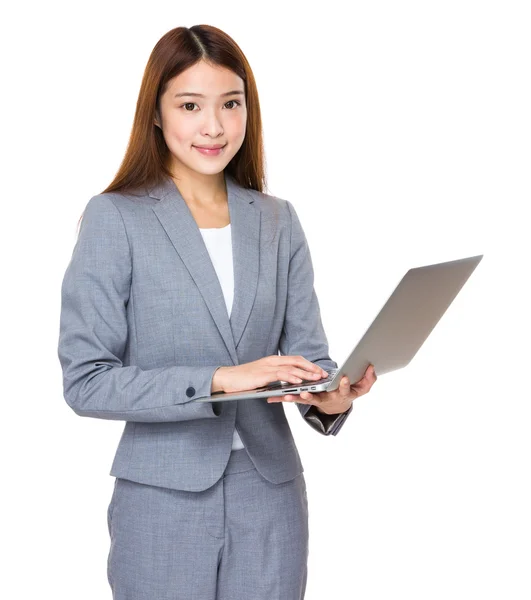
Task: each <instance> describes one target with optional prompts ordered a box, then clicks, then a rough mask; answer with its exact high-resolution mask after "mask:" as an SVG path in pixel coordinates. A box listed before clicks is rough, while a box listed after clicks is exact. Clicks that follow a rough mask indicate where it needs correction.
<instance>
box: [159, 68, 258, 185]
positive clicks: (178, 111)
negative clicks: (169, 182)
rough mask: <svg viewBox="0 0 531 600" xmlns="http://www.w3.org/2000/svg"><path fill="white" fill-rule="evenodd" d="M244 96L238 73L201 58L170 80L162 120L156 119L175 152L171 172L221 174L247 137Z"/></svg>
mask: <svg viewBox="0 0 531 600" xmlns="http://www.w3.org/2000/svg"><path fill="white" fill-rule="evenodd" d="M235 91H238V92H241V93H232V92H235ZM228 92H231V93H230V94H228ZM181 94H182V95H181ZM245 100H246V99H245V95H244V82H243V80H242V79H241V78H240V77H238V76H237V75H236V74H235V73H233V72H232V71H230V70H229V69H225V68H223V67H211V66H210V65H207V64H206V63H205V62H203V61H200V62H199V63H196V64H195V65H193V66H192V67H190V68H189V69H187V70H186V71H184V72H183V73H181V74H180V75H178V76H177V77H174V78H173V79H171V80H170V81H169V82H168V86H167V88H166V90H165V92H164V94H163V95H162V96H161V99H160V111H161V114H160V119H159V117H158V115H157V117H156V119H155V124H156V125H158V126H159V127H160V128H161V129H162V133H163V136H164V140H165V141H166V144H167V146H168V148H169V150H170V153H171V164H170V170H171V172H172V173H175V174H177V173H178V174H182V173H183V172H186V171H187V170H191V171H194V172H196V173H201V174H204V175H213V174H218V173H220V172H222V171H223V169H224V168H225V167H226V166H227V164H228V163H229V162H230V160H231V159H232V157H233V156H234V155H235V154H236V152H238V150H239V149H240V147H241V145H242V144H243V140H244V138H245V128H246V122H247V108H246V104H245ZM220 144H221V145H223V149H222V150H221V151H220V152H217V153H213V154H206V153H202V152H200V151H199V150H198V149H197V148H196V146H213V145H220Z"/></svg>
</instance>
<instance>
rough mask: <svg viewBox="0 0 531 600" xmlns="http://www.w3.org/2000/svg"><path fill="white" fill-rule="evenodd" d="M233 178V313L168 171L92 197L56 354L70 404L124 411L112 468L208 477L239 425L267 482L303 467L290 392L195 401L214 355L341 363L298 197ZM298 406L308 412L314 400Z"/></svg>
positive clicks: (168, 484) (133, 474) (153, 480)
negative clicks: (133, 188)
mask: <svg viewBox="0 0 531 600" xmlns="http://www.w3.org/2000/svg"><path fill="white" fill-rule="evenodd" d="M225 181H226V186H227V196H228V206H229V212H230V221H231V231H232V245H233V258H234V304H233V307H232V312H231V315H230V318H229V315H228V312H227V308H226V305H225V301H224V298H223V292H222V289H221V286H220V283H219V279H218V277H217V275H216V271H215V269H214V267H213V265H212V262H211V260H210V258H209V254H208V251H207V249H206V247H205V244H204V242H203V238H202V236H201V233H200V232H199V228H198V226H197V223H196V222H195V220H194V218H193V215H192V214H191V212H190V210H189V208H188V206H187V204H186V202H185V201H184V199H183V198H182V196H181V194H180V192H179V190H178V188H177V186H176V185H175V183H174V182H173V180H172V179H171V178H168V179H165V180H164V181H162V182H161V183H159V184H158V185H156V186H153V187H151V188H149V189H148V190H140V191H138V193H136V194H134V195H133V194H118V193H106V194H100V195H98V196H94V197H92V198H91V199H90V200H89V202H88V204H87V205H86V207H85V211H84V214H83V219H82V221H81V225H80V230H79V235H78V239H77V242H76V244H75V246H74V250H73V253H72V257H71V259H70V262H69V264H68V266H67V269H66V272H65V275H64V278H63V283H62V288H61V315H60V332H59V346H58V355H59V360H60V362H61V368H62V371H63V393H64V398H65V400H66V402H67V404H68V405H69V406H70V407H71V408H72V410H74V412H75V413H76V414H78V415H80V416H83V417H93V418H100V419H114V420H123V421H126V423H125V427H124V430H123V434H122V436H121V439H120V442H119V444H118V448H117V450H116V454H115V457H114V461H113V464H112V466H111V471H110V474H111V475H113V476H114V477H119V478H124V479H129V480H132V481H136V482H139V483H145V484H149V485H153V486H161V487H165V488H171V489H174V490H185V491H201V490H206V489H207V488H209V487H211V486H212V485H213V484H214V483H216V481H218V480H219V479H220V477H221V476H222V474H223V471H224V470H225V467H226V466H227V462H228V460H229V457H230V454H231V449H232V441H233V432H234V428H235V427H236V429H237V431H238V434H239V436H240V438H241V439H242V441H243V443H244V445H245V449H246V450H247V452H248V453H249V456H250V458H251V460H252V461H253V463H254V466H255V467H256V469H257V470H258V472H259V473H260V474H261V475H262V476H263V477H264V478H265V479H267V480H268V481H270V482H271V483H275V484H283V483H285V482H287V481H290V480H292V479H294V478H296V477H297V476H298V475H300V474H301V473H302V472H303V470H304V469H303V466H302V463H301V460H300V456H299V453H298V451H297V448H296V445H295V441H294V439H293V435H292V432H291V430H290V427H289V424H288V421H287V419H286V415H285V412H284V410H285V409H284V407H285V405H286V404H285V403H283V402H278V403H271V404H269V403H268V402H267V401H266V400H264V399H253V400H241V401H234V402H206V403H200V402H192V401H193V400H194V399H195V398H199V397H206V396H210V392H211V389H212V378H213V376H214V373H215V371H216V370H217V369H218V368H219V367H220V366H233V365H239V364H243V363H247V362H250V361H254V360H258V359H260V358H263V357H265V356H269V355H274V354H278V353H280V354H282V355H287V354H289V355H301V356H304V357H305V358H306V359H307V360H309V361H310V362H313V363H315V364H318V365H319V366H321V367H323V368H325V369H330V368H332V367H336V368H337V363H335V362H334V361H333V360H332V359H331V358H330V356H329V354H328V343H327V339H326V335H325V332H324V329H323V325H322V322H321V317H320V312H319V304H318V301H317V296H316V294H315V291H314V286H313V268H312V262H311V257H310V251H309V248H308V244H307V242H306V237H305V235H304V232H303V229H302V226H301V223H300V221H299V219H298V217H297V214H296V212H295V210H294V208H293V206H292V205H291V203H290V202H289V201H287V200H282V199H280V198H276V197H273V196H270V195H267V194H262V193H260V192H257V191H255V190H250V189H246V188H243V187H241V186H240V185H238V184H237V183H236V181H235V180H234V179H232V178H231V177H230V176H226V177H225ZM288 406H290V405H288ZM296 406H297V408H298V410H299V411H300V413H301V415H302V416H303V417H305V415H306V413H307V411H308V410H309V409H310V405H308V404H302V403H297V404H296ZM351 410H352V407H351V409H350V410H349V411H348V412H346V413H344V414H341V415H338V416H337V417H333V418H332V419H326V422H325V421H324V419H321V418H320V417H319V416H318V415H316V414H315V413H314V412H313V411H312V412H311V413H310V414H312V415H313V416H312V418H310V419H305V420H306V422H307V423H308V425H309V426H310V427H312V428H313V429H314V430H315V431H317V432H318V433H320V434H322V435H337V434H338V432H339V430H340V428H341V427H343V425H344V424H345V422H346V419H347V418H348V416H349V414H350V413H351ZM315 417H317V418H318V419H319V421H318V423H319V424H318V425H317V424H316V423H315ZM323 429H324V431H323Z"/></svg>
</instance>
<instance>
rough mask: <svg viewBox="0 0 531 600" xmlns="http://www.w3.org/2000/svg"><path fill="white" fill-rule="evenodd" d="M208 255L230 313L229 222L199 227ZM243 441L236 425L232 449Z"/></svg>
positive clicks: (230, 245) (232, 293)
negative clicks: (220, 225) (223, 225)
mask: <svg viewBox="0 0 531 600" xmlns="http://www.w3.org/2000/svg"><path fill="white" fill-rule="evenodd" d="M199 231H200V232H201V235H202V236H203V241H204V242H205V246H206V249H207V250H208V255H209V256H210V260H211V261H212V265H213V266H214V269H215V271H216V275H217V276H218V279H219V283H220V285H221V291H222V292H223V299H224V300H225V306H226V307H227V312H228V314H229V317H230V314H231V311H232V302H233V299H234V267H233V258H232V235H231V228H230V223H229V224H228V225H226V226H225V227H210V228H201V227H200V228H199ZM243 447H244V446H243V442H242V439H241V437H240V436H239V435H238V431H237V430H236V427H235V428H234V431H233V433H232V449H233V450H240V449H241V448H243Z"/></svg>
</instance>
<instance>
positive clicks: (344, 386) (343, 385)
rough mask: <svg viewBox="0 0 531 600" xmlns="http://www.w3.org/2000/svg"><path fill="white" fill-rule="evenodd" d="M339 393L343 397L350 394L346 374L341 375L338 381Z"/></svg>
mask: <svg viewBox="0 0 531 600" xmlns="http://www.w3.org/2000/svg"><path fill="white" fill-rule="evenodd" d="M339 394H340V395H341V396H345V397H346V396H348V395H350V381H349V378H348V377H347V376H346V375H345V377H342V378H341V381H340V382H339Z"/></svg>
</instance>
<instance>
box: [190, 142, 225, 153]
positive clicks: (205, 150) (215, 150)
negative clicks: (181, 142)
mask: <svg viewBox="0 0 531 600" xmlns="http://www.w3.org/2000/svg"><path fill="white" fill-rule="evenodd" d="M226 145H227V144H225V146H226ZM225 146H218V147H217V148H204V147H201V146H194V148H195V149H196V150H197V151H198V152H200V153H201V154H203V156H218V155H219V154H221V153H222V152H223V148H225Z"/></svg>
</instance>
